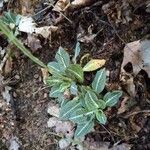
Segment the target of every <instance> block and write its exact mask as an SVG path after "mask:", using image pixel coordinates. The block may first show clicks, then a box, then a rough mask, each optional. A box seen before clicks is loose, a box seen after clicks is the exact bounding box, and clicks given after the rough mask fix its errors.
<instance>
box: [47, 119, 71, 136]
mask: <svg viewBox="0 0 150 150" xmlns="http://www.w3.org/2000/svg"><path fill="white" fill-rule="evenodd" d="M47 125H48V127H49V128H54V129H55V132H56V133H58V134H63V135H65V136H66V137H67V138H72V137H73V135H74V130H73V128H74V125H73V123H72V122H70V121H61V120H60V119H59V118H56V117H51V118H49V120H48V122H47Z"/></svg>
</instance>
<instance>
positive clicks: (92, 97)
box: [85, 91, 99, 110]
mask: <svg viewBox="0 0 150 150" xmlns="http://www.w3.org/2000/svg"><path fill="white" fill-rule="evenodd" d="M97 102H98V98H97V96H96V94H95V93H94V92H92V91H87V93H86V94H85V105H86V107H87V108H88V110H95V109H97V108H98V107H99V106H98V103H97Z"/></svg>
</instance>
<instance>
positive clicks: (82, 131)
mask: <svg viewBox="0 0 150 150" xmlns="http://www.w3.org/2000/svg"><path fill="white" fill-rule="evenodd" d="M93 127H94V121H93V118H91V119H89V120H88V121H86V122H84V123H81V124H78V126H77V129H76V131H75V137H76V138H81V137H84V136H85V135H86V134H87V133H89V132H91V130H92V129H93Z"/></svg>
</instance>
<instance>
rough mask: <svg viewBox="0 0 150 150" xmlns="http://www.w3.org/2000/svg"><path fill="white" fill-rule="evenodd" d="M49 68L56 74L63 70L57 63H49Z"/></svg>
mask: <svg viewBox="0 0 150 150" xmlns="http://www.w3.org/2000/svg"><path fill="white" fill-rule="evenodd" d="M47 67H48V68H50V69H51V70H52V73H54V72H58V73H59V72H60V71H61V69H60V67H59V64H58V63H57V62H49V63H48V64H47Z"/></svg>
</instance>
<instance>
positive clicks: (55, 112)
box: [47, 102, 59, 118]
mask: <svg viewBox="0 0 150 150" xmlns="http://www.w3.org/2000/svg"><path fill="white" fill-rule="evenodd" d="M47 112H48V113H49V114H50V115H51V116H54V117H57V118H59V106H58V105H56V104H54V103H52V102H51V103H49V106H48V110H47Z"/></svg>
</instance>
